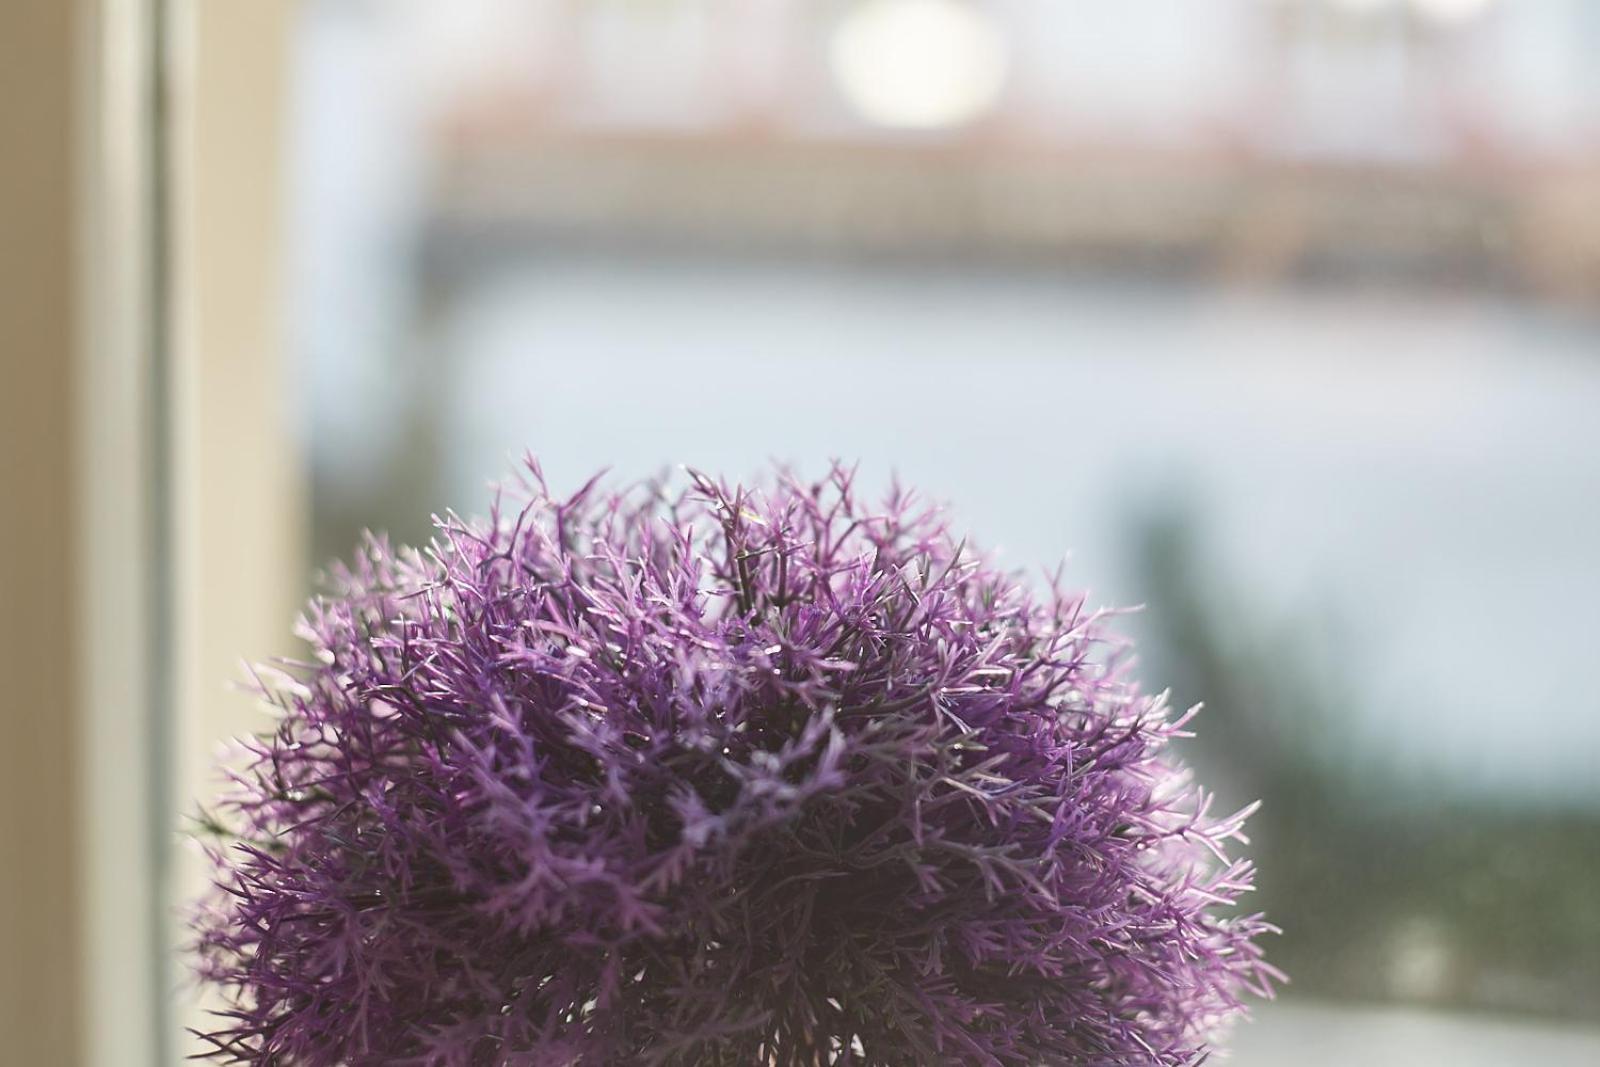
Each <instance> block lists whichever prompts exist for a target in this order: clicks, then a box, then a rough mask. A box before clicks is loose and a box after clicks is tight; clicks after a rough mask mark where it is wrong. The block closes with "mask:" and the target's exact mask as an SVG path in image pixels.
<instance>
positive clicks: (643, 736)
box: [196, 467, 1277, 1067]
mask: <svg viewBox="0 0 1600 1067" xmlns="http://www.w3.org/2000/svg"><path fill="white" fill-rule="evenodd" d="M531 469H532V471H533V476H532V477H531V478H530V479H528V482H527V490H528V492H527V497H528V502H527V503H526V504H525V506H522V507H520V508H519V509H518V510H517V511H516V513H515V514H512V513H510V512H505V513H502V512H501V511H500V510H499V509H498V508H497V509H496V512H495V513H494V514H493V515H492V516H491V518H490V519H489V520H488V521H487V522H482V523H474V522H466V521H462V520H459V519H456V518H450V519H448V520H446V521H443V522H441V524H440V526H439V534H438V537H437V539H436V541H435V543H434V545H433V546H432V548H431V549H430V550H429V551H427V552H426V553H415V552H391V551H390V550H389V549H388V548H387V547H386V546H385V544H384V543H383V542H382V541H381V540H377V539H372V540H369V541H368V542H367V544H366V545H365V546H364V547H363V549H362V550H361V552H360V553H359V555H358V556H357V558H356V560H355V562H354V564H353V565H352V566H350V567H349V568H348V569H346V570H342V571H341V572H339V573H338V574H337V575H336V577H335V581H334V583H333V589H332V591H331V592H330V594H329V595H328V596H326V597H324V598H321V599H319V600H317V601H315V602H314V603H313V604H312V606H311V607H310V609H309V611H308V613H307V616H306V618H305V620H304V625H303V631H302V632H303V636H304V637H305V638H306V639H307V640H309V641H310V642H311V643H312V645H313V647H314V649H315V652H316V659H317V662H314V663H308V664H299V665H296V666H294V667H292V668H291V670H290V672H289V674H288V675H287V676H285V677H284V678H281V679H279V680H278V681H275V682H273V683H271V684H267V685H265V686H263V692H264V693H265V694H266V695H267V696H268V698H269V699H271V700H272V701H273V702H274V703H276V704H277V706H278V707H279V708H280V709H281V713H282V714H281V719H280V721H279V723H278V726H277V729H276V732H275V733H273V734H272V735H271V736H268V737H264V738H261V739H258V740H257V741H255V742H252V743H251V744H250V746H249V748H250V758H249V762H248V765H247V767H246V769H245V770H244V771H243V772H241V773H238V774H236V775H235V781H236V784H237V788H236V789H235V790H234V791H233V792H232V793H231V794H230V796H229V798H228V800H227V802H226V804H225V805H224V808H223V810H222V814H223V816H224V817H225V818H226V819H227V821H228V822H229V823H231V824H232V826H233V829H232V831H231V836H232V837H233V847H232V848H230V849H228V850H227V851H226V852H225V853H223V852H219V853H218V854H217V856H216V860H217V863H218V871H217V884H218V887H219V889H220V892H219V893H218V894H217V895H216V896H215V897H214V898H213V899H212V900H211V901H209V902H208V904H207V905H206V906H205V907H204V908H203V909H202V910H201V912H200V915H199V917H198V919H197V920H196V930H197V933H198V943H199V955H200V961H201V962H200V969H201V973H202V976H203V977H204V978H205V979H206V980H208V981H210V982H214V983H217V984H219V985H221V986H223V987H225V988H226V989H227V990H228V991H229V992H230V994H231V1000H232V1007H233V1011H232V1012H231V1013H228V1014H225V1015H223V1016H222V1018H223V1023H222V1024H220V1028H219V1029H218V1030H217V1031H216V1032H215V1033H213V1034H211V1035H209V1040H210V1041H211V1043H212V1046H213V1058H215V1059H217V1060H219V1061H223V1062H242V1063H250V1064H258V1065H266V1064H279V1065H295V1067H335V1065H340V1064H345V1065H352V1067H366V1065H377V1064H384V1065H393V1064H419V1065H436V1067H478V1065H488V1064H508V1065H510V1064H518V1065H529V1067H535V1065H537V1067H559V1065H562V1064H582V1065H585V1067H587V1065H632V1064H663V1065H691V1064H693V1065H730V1067H732V1065H737V1067H760V1065H767V1064H771V1065H781V1067H801V1065H805V1067H811V1065H816V1064H850V1065H857V1067H869V1065H916V1067H926V1065H930V1064H944V1063H970V1064H995V1065H999V1064H1008V1065H1010V1064H1016V1065H1024V1064H1025V1065H1030V1067H1032V1065H1038V1064H1094V1065H1111V1064H1187V1063H1193V1062H1196V1061H1197V1060H1198V1059H1199V1058H1200V1057H1201V1056H1202V1055H1203V1054H1204V1051H1205V1043H1206V1039H1207V1035H1208V1034H1209V1033H1211V1032H1212V1031H1213V1030H1214V1028H1215V1027H1216V1026H1217V1025H1218V1024H1219V1023H1222V1022H1224V1021H1225V1020H1226V1019H1227V1018H1228V1017H1230V1016H1231V1015H1233V1014H1235V1013H1236V1012H1237V1011H1238V1010H1239V1008H1240V1002H1239V997H1240V996H1241V994H1242V993H1244V992H1245V991H1253V992H1257V993H1260V994H1262V995H1269V994H1270V990H1271V983H1272V981H1273V979H1274V978H1275V977H1277V976H1276V972H1274V971H1273V970H1272V969H1271V967H1270V966H1269V965H1267V964H1266V963H1264V962H1263V960H1262V958H1261V954H1260V951H1259V949H1258V947H1257V945H1256V944H1255V939H1256V938H1257V936H1258V935H1259V934H1261V933H1262V932H1263V931H1266V930H1268V929H1270V927H1268V926H1267V925H1266V924H1265V923H1264V922H1263V921H1262V919H1261V918H1260V917H1259V916H1239V915H1233V914H1230V909H1229V906H1230V905H1232V904H1233V903H1234V901H1235V899H1236V898H1237V897H1238V895H1239V894H1240V893H1241V892H1243V891H1244V890H1246V889H1248V888H1249V885H1250V880H1251V872H1250V868H1249V866H1248V864H1246V863H1243V862H1237V861H1230V860H1229V859H1228V858H1227V856H1226V854H1225V851H1224V845H1225V843H1226V842H1227V841H1228V840H1229V839H1232V838H1237V837H1239V836H1240V834H1239V830H1240V825H1241V823H1242V821H1243V813H1241V814H1240V815H1235V816H1231V817H1227V818H1213V817H1211V816H1209V815H1208V814H1207V811H1206V806H1207V805H1206V795H1205V794H1204V793H1203V791H1201V790H1199V789H1197V788H1195V787H1193V786H1192V785H1190V784H1189V780H1188V777H1187V774H1186V773H1185V772H1184V771H1183V770H1182V769H1181V768H1180V767H1179V766H1178V765H1177V764H1176V763H1175V762H1174V761H1173V760H1172V759H1171V757H1170V755H1168V754H1167V753H1166V752H1165V750H1166V746H1167V743H1168V741H1169V739H1170V738H1172V737H1173V736H1176V735H1178V734H1179V733H1180V730H1181V727H1182V721H1181V720H1180V721H1171V720H1170V719H1169V716H1168V714H1167V712H1166V710H1165V708H1164V706H1163V704H1162V701H1161V699H1160V698H1151V697H1146V696H1141V695H1140V694H1139V693H1138V692H1137V691H1136V690H1135V689H1134V688H1133V687H1132V686H1131V685H1130V684H1129V683H1128V682H1126V681H1125V680H1123V678H1122V677H1121V675H1120V672H1119V670H1118V668H1117V666H1116V661H1117V659H1118V657H1117V656H1116V655H1115V651H1114V648H1112V647H1111V646H1110V645H1109V644H1108V641H1107V639H1106V638H1105V637H1104V635H1103V632H1102V629H1101V620H1100V617H1099V616H1098V615H1096V614H1093V613H1090V612H1087V611H1086V610H1085V607H1084V603H1083V600H1082V598H1081V597H1076V596H1069V595H1066V594H1064V593H1062V592H1061V591H1060V590H1059V589H1052V590H1051V591H1050V592H1049V593H1048V595H1045V596H1042V597H1036V596H1034V595H1033V593H1032V592H1031V591H1030V589H1029V588H1028V587H1027V586H1026V585H1025V584H1024V583H1022V582H1021V581H1019V580H1018V579H1017V577H1016V576H1014V575H1012V574H1008V573H1004V572H1001V571H999V570H996V569H994V568H993V567H991V566H989V565H987V564H986V563H985V562H984V561H983V560H982V559H981V558H980V557H978V556H976V555H974V554H973V553H972V552H970V551H964V550H963V548H962V546H961V545H959V544H957V543H956V542H955V541H954V540H952V538H951V537H950V535H949V534H948V532H947V531H946V529H945V527H944V525H943V523H942V522H941V520H940V519H939V518H938V515H937V512H936V511H935V510H925V509H922V508H921V507H920V506H918V505H915V504H914V503H913V502H912V500H911V498H910V497H909V496H908V495H906V494H904V493H900V492H898V491H896V492H894V493H891V494H890V496H889V499H888V500H887V501H886V502H885V503H884V505H883V506H882V507H881V508H877V509H872V508H867V507H863V506H862V505H861V504H860V503H859V502H858V500H857V499H856V496H855V494H854V492H853V491H852V487H851V480H850V477H849V475H848V474H847V473H846V472H844V471H842V470H839V469H835V470H834V471H833V472H832V474H831V476H830V477H829V478H827V479H825V480H823V481H821V482H818V483H816V484H807V483H802V482H801V481H799V480H796V479H795V478H793V477H790V476H788V475H780V476H779V477H778V478H777V479H776V480H775V481H774V483H773V484H772V485H771V486H770V487H769V488H768V489H766V490H765V491H760V492H750V491H747V490H744V489H740V488H730V487H728V486H726V485H723V484H718V483H713V482H711V481H710V480H708V479H705V478H701V477H695V478H694V479H693V481H694V485H693V487H692V488H691V489H690V490H689V491H688V492H686V493H685V494H682V495H679V496H675V497H669V496H668V495H666V494H665V493H664V492H662V491H661V488H660V487H659V486H646V487H641V488H638V489H635V490H632V491H630V492H627V493H622V494H617V495H605V494H602V493H601V492H599V491H598V490H597V489H595V488H594V483H591V484H590V486H588V487H586V488H585V489H584V490H583V491H581V492H579V493H578V494H577V495H575V496H573V497H571V498H570V499H566V500H562V501H558V500H554V499H552V498H551V497H550V496H549V495H548V493H547V492H546V491H545V490H544V489H543V482H542V480H541V479H540V478H539V476H538V473H537V468H536V467H533V468H531Z"/></svg>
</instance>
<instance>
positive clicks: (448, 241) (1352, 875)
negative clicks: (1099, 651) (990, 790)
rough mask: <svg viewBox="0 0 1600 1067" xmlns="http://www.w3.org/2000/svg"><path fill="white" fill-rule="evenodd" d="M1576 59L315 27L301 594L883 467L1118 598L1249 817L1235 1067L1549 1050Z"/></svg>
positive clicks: (595, 21) (1564, 10)
mask: <svg viewBox="0 0 1600 1067" xmlns="http://www.w3.org/2000/svg"><path fill="white" fill-rule="evenodd" d="M1597 16H1600V11H1596V10H1595V9H1594V8H1593V5H1590V4H1586V3H1583V2H1582V0H1564V2H1563V0H1538V2H1526V3H1519V4H1510V3H1495V2H1492V0H1409V2H1402V0H1364V2H1355V0H1274V2H1267V0H1218V2H1214V3H1209V4H1204V5H1196V4H1189V3H1182V2H1179V0H1170V2H1167V0H1164V2H1159V3H1157V2H1150V3H1143V4H1103V3H1091V2H1087V0H1006V2H991V3H976V2H974V3H970V4H967V3H958V2H956V0H903V2H888V0H882V2H879V0H864V2H861V3H846V2H836V3H835V2H830V3H801V2H798V0H723V2H717V0H590V2H559V0H547V2H537V3H536V2H528V0H518V2H486V0H478V2H473V3H464V2H457V3H452V4H447V5H445V4H431V3H372V2H353V0H312V2H310V3H307V4H306V5H305V12H304V16H303V19H302V22H301V24H300V27H299V34H298V39H297V51H296V60H295V62H296V67H295V71H294V91H295V103H294V108H293V116H294V119H293V127H292V140H293V148H294V169H293V217H294V223H293V232H292V234H291V240H292V249H293V257H292V260H293V267H292V271H291V289H292V295H293V307H292V313H293V320H294V323H295V329H296V334H295V347H296V357H297V359H298V361H299V366H300V368H301V371H302V373H301V381H302V383H303V392H302V394H301V397H300V403H301V404H302V405H303V411H304V425H305V430H306V433H307V443H308V454H309V455H310V457H311V463H312V469H311V471H310V477H311V479H312V481H313V485H314V524H313V525H314V529H313V537H314V550H315V554H316V555H317V557H318V558H320V559H328V558H332V557H334V556H337V555H341V554H344V553H346V552H348V550H349V549H350V547H351V546H352V545H353V543H354V541H355V538H356V537H357V535H358V532H359V531H360V530H361V529H362V528H365V527H373V528H378V529H383V530H386V531H388V532H390V533H391V534H392V535H394V536H395V537H396V538H398V539H400V540H403V541H408V542H417V541H419V540H424V539H426V538H427V537H428V535H429V530H430V520H429V516H430V514H431V513H433V512H436V511H442V510H443V509H444V508H445V507H453V508H455V509H458V510H460V511H463V512H475V511H481V510H483V508H484V507H485V506H486V503H487V501H488V499H489V490H488V488H487V483H488V481H490V480H492V479H495V478H499V477H503V476H505V475H507V474H508V473H510V472H511V471H512V470H513V469H514V467H515V465H516V463H517V462H518V457H520V456H521V455H522V454H523V453H524V452H531V453H533V454H535V455H537V456H538V457H539V458H540V459H541V461H542V463H543V465H544V468H545V470H546V472H547V473H548V474H549V475H550V477H551V480H552V482H553V483H554V485H555V486H556V487H557V488H563V487H566V488H571V487H575V486H576V485H578V484H580V483H581V482H582V481H583V480H584V479H586V478H587V477H588V476H589V475H590V474H591V473H593V471H594V470H595V469H596V468H598V467H601V466H610V467H611V468H613V470H614V471H615V475H614V476H615V478H616V479H618V480H619V481H620V480H631V479H634V478H642V477H646V476H649V475H652V474H655V473H657V472H658V471H661V470H663V469H667V468H670V467H672V466H674V465H677V464H689V465H692V466H696V467H701V468H705V469H708V470H713V471H719V472H723V473H726V474H728V475H729V476H742V475H749V474H755V473H758V472H759V471H760V470H761V469H762V468H763V465H765V464H766V463H768V461H769V460H773V459H776V460H780V461H784V462H789V463H793V464H795V465H796V466H798V467H799V468H800V469H801V470H803V471H809V472H815V471H818V470H820V469H822V468H823V466H824V465H825V463H826V462H827V461H828V459H829V458H831V457H840V458H843V459H846V460H848V461H856V460H859V461H860V462H861V465H862V466H861V470H862V478H863V479H864V480H865V481H867V482H868V483H872V484H886V483H887V481H888V479H889V477H890V475H891V473H892V472H897V473H898V474H899V475H900V476H901V477H902V478H903V479H904V480H906V481H907V482H909V483H911V484H914V485H917V486H918V487H920V488H921V489H923V490H924V491H925V492H927V493H928V494H930V495H932V496H935V497H937V498H940V499H943V500H946V501H948V502H949V503H950V505H951V507H952V509H953V511H954V513H955V515H956V517H957V519H958V522H959V524H960V525H963V526H965V527H968V528H970V529H972V530H973V531H975V533H976V534H977V535H978V536H979V538H980V539H981V540H982V541H984V542H985V543H986V544H987V545H988V546H990V547H991V548H993V549H995V550H997V551H999V552H1001V553H1003V558H1004V559H1005V560H1007V561H1009V562H1011V563H1013V564H1015V565H1016V566H1018V567H1027V568H1038V567H1040V566H1042V565H1053V564H1054V563H1055V562H1056V561H1058V560H1060V559H1062V558H1064V557H1069V553H1070V557H1069V563H1068V566H1067V571H1066V573H1067V575H1068V577H1069V578H1071V579H1074V580H1075V581H1076V582H1077V583H1078V584H1080V585H1087V586H1090V587H1092V590H1093V598H1094V599H1095V600H1097V601H1100V602H1103V603H1107V604H1119V605H1130V604H1146V605H1148V610H1147V611H1145V612H1144V613H1142V614H1138V615H1136V616H1134V617H1133V618H1132V619H1131V620H1130V621H1129V623H1128V626H1129V628H1130V629H1131V630H1133V631H1134V632H1135V633H1136V635H1137V636H1138V637H1139V639H1140V641H1141V647H1142V649H1143V655H1142V666H1141V668H1140V673H1141V675H1142V676H1143V678H1144V679H1145V681H1146V683H1147V684H1148V685H1149V686H1151V687H1153V688H1158V689H1159V688H1161V687H1163V686H1165V685H1168V684H1170V685H1172V687H1173V689H1174V694H1175V700H1174V702H1175V703H1178V704H1187V703H1191V702H1195V701H1205V702H1206V704H1207V706H1208V710H1207V711H1206V713H1205V714H1204V715H1203V716H1202V717H1201V720H1200V739H1199V740H1198V741H1197V742H1196V743H1195V746H1194V750H1193V755H1194V758H1195V759H1196V760H1197V761H1198V762H1200V763H1201V764H1202V765H1203V766H1204V767H1206V768H1207V773H1208V775H1209V777H1210V778H1211V779H1213V780H1217V781H1218V782H1219V783H1220V784H1221V786H1222V790H1221V791H1222V800H1223V801H1224V802H1226V801H1235V800H1236V801H1239V802H1241V803H1242V802H1244V801H1247V800H1249V799H1251V798H1253V797H1261V798H1263V799H1264V800H1265V807H1264V809H1263V812H1262V814H1261V815H1260V816H1258V818H1257V820H1256V822H1255V824H1254V835H1253V836H1254V840H1255V844H1254V847H1253V852H1254V855H1255V857H1256V859H1257V860H1258V862H1259V865H1260V868H1261V872H1262V873H1261V893H1260V896H1261V898H1262V899H1261V901H1260V903H1261V905H1262V906H1263V907H1264V908H1265V909H1266V910H1267V911H1268V912H1269V914H1271V915H1272V916H1273V917H1274V919H1275V920H1276V921H1278V922H1279V923H1281V924H1282V925H1283V926H1284V927H1285V931H1286V932H1285V933H1284V935H1283V937H1282V938H1281V939H1280V940H1279V941H1277V942H1275V943H1274V944H1273V946H1272V949H1271V955H1272V958H1273V959H1274V960H1275V962H1278V963H1280V964H1281V965H1282V966H1283V967H1284V968H1285V969H1286V970H1288V971H1289V972H1290V973H1291V974H1292V975H1293V976H1294V985H1293V986H1292V987H1291V993H1290V995H1289V996H1288V997H1287V999H1286V1000H1285V1001H1284V1002H1283V1004H1282V1005H1281V1006H1270V1007H1266V1008H1263V1009H1262V1010H1261V1011H1260V1012H1259V1013H1258V1014H1259V1015H1260V1017H1261V1020H1262V1021H1261V1023H1260V1024H1259V1026H1257V1027H1255V1028H1247V1029H1246V1031H1245V1032H1244V1033H1242V1035H1241V1037H1240V1047H1239V1056H1238V1058H1237V1060H1236V1061H1235V1062H1237V1063H1239V1064H1241V1065H1246V1064H1256V1063H1262V1064H1269V1063H1283V1062H1290V1061H1291V1060H1292V1061H1293V1062H1298V1063H1313V1062H1318V1063H1320V1062H1328V1063H1334V1062H1351V1061H1352V1057H1354V1058H1357V1059H1360V1060H1361V1062H1367V1063H1389V1062H1392V1063H1402V1062H1404V1063H1414V1062H1423V1061H1427V1062H1434V1061H1437V1062H1451V1063H1456V1064H1475V1063H1484V1064H1488V1063H1502V1062H1508V1059H1507V1057H1511V1058H1516V1057H1517V1056H1519V1055H1520V1056H1523V1057H1526V1056H1529V1055H1532V1053H1530V1052H1528V1051H1527V1050H1531V1049H1534V1048H1544V1049H1546V1050H1547V1051H1546V1052H1544V1053H1542V1054H1540V1055H1538V1056H1536V1057H1535V1058H1536V1059H1537V1060H1538V1062H1541V1063H1550V1064H1554V1063H1579V1062H1585V1063H1586V1062H1593V1061H1594V1059H1595V1057H1597V1056H1600V1032H1595V1031H1592V1030H1591V1031H1584V1030H1582V1029H1573V1028H1572V1027H1573V1024H1574V1023H1575V1022H1580V1021H1585V1020H1586V1021H1587V1022H1589V1023H1591V1024H1592V1022H1593V1005H1594V1004H1595V1003H1597V1002H1600V899H1597V898H1596V896H1595V894H1594V893H1593V892H1591V891H1590V889H1589V887H1590V886H1592V884H1593V882H1594V880H1595V878H1596V877H1597V876H1600V714H1597V713H1600V706H1597V698H1596V696H1595V692H1594V687H1593V686H1592V685H1590V684H1587V683H1588V679H1589V676H1590V673H1591V660H1592V655H1593V646H1594V641H1595V638H1596V635H1597V634H1600V553H1597V552H1596V550H1595V545H1597V544H1600V421H1597V420H1596V419H1595V418H1594V417H1593V413H1594V412H1595V411H1597V410H1600V359H1597V358H1596V355H1597V353H1600V318H1597V317H1596V315H1595V313H1594V307H1595V298H1596V296H1597V295H1600V199H1597V198H1596V197H1595V196H1594V195H1593V189H1594V184H1593V183H1594V182H1595V181H1596V180H1597V178H1600V81H1597V80H1596V79H1595V78H1594V77H1593V76H1592V62H1590V61H1591V60H1592V57H1593V56H1594V55H1595V54H1596V53H1597V49H1600V17H1597ZM1377 1005H1383V1006H1394V1007H1397V1008H1399V1009H1403V1014H1394V1013H1390V1012H1387V1011H1379V1010H1377V1007H1376V1006H1377ZM1424 1008H1426V1009H1446V1010H1447V1012H1448V1014H1446V1015H1442V1016H1440V1017H1438V1018H1434V1017H1432V1016H1427V1017H1425V1016H1422V1015H1420V1014H1413V1013H1414V1012H1417V1011H1418V1010H1419V1009H1424ZM1485 1011H1492V1012H1495V1013H1498V1014H1503V1015H1505V1016H1506V1017H1507V1018H1508V1020H1512V1021H1507V1022H1506V1023H1504V1024H1503V1026H1501V1024H1496V1026H1497V1027H1500V1028H1499V1029H1492V1028H1491V1029H1489V1030H1477V1029H1474V1028H1473V1024H1470V1023H1469V1022H1467V1021H1466V1020H1467V1017H1468V1016H1469V1015H1471V1014H1473V1013H1477V1012H1485ZM1330 1033H1341V1034H1345V1035H1355V1037H1352V1038H1349V1040H1351V1041H1356V1044H1354V1045H1351V1044H1345V1045H1341V1044H1339V1043H1338V1042H1336V1041H1331V1040H1324V1039H1323V1037H1322V1036H1319V1035H1327V1034H1330ZM1541 1043H1545V1044H1541ZM1353 1047H1360V1048H1362V1049H1363V1054H1362V1055H1361V1056H1358V1057H1357V1056H1354V1054H1353V1053H1351V1052H1350V1048H1353ZM1289 1049H1292V1050H1293V1051H1292V1052H1289V1051H1285V1050H1289ZM1341 1050H1342V1051H1341ZM1388 1050H1392V1051H1388ZM1507 1050H1520V1051H1507ZM1317 1055H1323V1056H1325V1057H1328V1058H1325V1059H1324V1060H1314V1059H1312V1058H1310V1057H1314V1056H1317ZM1385 1055H1387V1056H1389V1057H1390V1058H1389V1059H1383V1058H1382V1057H1383V1056H1385ZM1341 1057H1342V1058H1341Z"/></svg>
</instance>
